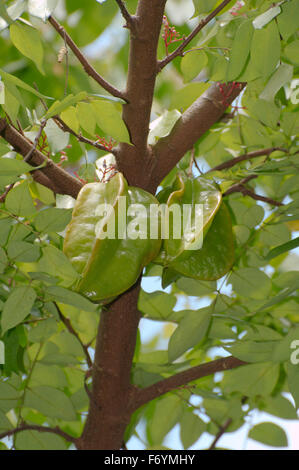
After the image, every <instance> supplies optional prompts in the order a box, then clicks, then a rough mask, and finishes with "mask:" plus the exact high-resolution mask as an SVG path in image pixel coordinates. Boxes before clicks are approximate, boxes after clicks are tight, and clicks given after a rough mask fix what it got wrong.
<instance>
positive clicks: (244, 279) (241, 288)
mask: <svg viewBox="0 0 299 470" xmlns="http://www.w3.org/2000/svg"><path fill="white" fill-rule="evenodd" d="M229 280H230V282H231V284H232V286H233V289H234V291H235V292H236V293H237V294H239V295H241V296H243V297H247V298H248V297H249V298H250V297H252V298H253V299H260V300H263V299H264V298H267V296H268V295H269V293H270V291H271V280H270V279H269V277H268V276H267V275H266V274H265V273H264V272H263V271H260V270H259V269H257V268H241V269H238V270H236V271H234V272H233V273H232V275H231V277H230V279H229Z"/></svg>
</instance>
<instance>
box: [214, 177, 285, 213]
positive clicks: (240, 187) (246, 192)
mask: <svg viewBox="0 0 299 470" xmlns="http://www.w3.org/2000/svg"><path fill="white" fill-rule="evenodd" d="M254 178H257V175H249V176H247V177H246V178H244V179H242V180H241V181H240V182H239V183H236V184H234V185H233V186H231V187H230V188H229V189H228V190H227V191H225V192H224V193H223V196H229V195H230V194H233V193H242V194H243V196H249V197H251V198H252V199H255V200H256V201H263V202H266V203H267V204H271V205H272V206H277V207H280V206H283V205H284V204H283V203H282V202H279V201H276V200H275V199H271V198H270V197H266V196H261V195H259V194H256V193H255V192H254V191H252V189H249V188H247V187H246V186H245V183H247V182H248V181H250V180H252V179H254Z"/></svg>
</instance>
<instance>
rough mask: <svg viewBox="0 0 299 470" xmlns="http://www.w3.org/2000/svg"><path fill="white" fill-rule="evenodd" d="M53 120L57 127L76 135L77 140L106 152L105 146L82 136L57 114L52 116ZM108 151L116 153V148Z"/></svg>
mask: <svg viewBox="0 0 299 470" xmlns="http://www.w3.org/2000/svg"><path fill="white" fill-rule="evenodd" d="M53 120H54V121H55V122H56V124H57V125H58V126H59V128H60V129H61V130H62V131H63V132H68V133H69V134H72V135H73V136H74V137H76V139H78V140H79V142H83V143H84V144H88V145H91V146H92V147H95V148H96V149H98V150H102V151H104V152H107V148H106V147H105V146H104V145H102V144H99V143H98V142H97V141H94V140H91V139H88V138H87V137H84V135H82V134H77V132H75V131H73V129H71V128H70V127H69V126H68V125H67V124H66V123H65V122H64V121H63V120H62V119H61V118H60V117H59V116H53ZM109 152H110V153H112V154H113V155H115V154H116V153H117V152H116V150H113V149H112V150H109Z"/></svg>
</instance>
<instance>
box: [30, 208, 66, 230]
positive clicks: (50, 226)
mask: <svg viewBox="0 0 299 470" xmlns="http://www.w3.org/2000/svg"><path fill="white" fill-rule="evenodd" d="M71 217H72V210H71V209H57V208H56V207H50V208H49V209H44V210H41V211H40V212H39V213H38V214H37V216H36V217H35V219H34V225H35V228H36V230H37V231H38V232H46V233H49V232H62V231H63V230H64V229H65V227H66V226H67V224H68V223H69V222H70V220H71Z"/></svg>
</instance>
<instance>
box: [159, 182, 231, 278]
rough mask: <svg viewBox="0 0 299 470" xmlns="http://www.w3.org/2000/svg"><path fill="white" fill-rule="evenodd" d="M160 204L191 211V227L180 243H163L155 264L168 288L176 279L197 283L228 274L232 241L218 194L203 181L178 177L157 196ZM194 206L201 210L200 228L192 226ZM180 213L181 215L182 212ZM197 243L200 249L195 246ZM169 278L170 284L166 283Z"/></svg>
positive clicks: (225, 212) (227, 213)
mask: <svg viewBox="0 0 299 470" xmlns="http://www.w3.org/2000/svg"><path fill="white" fill-rule="evenodd" d="M157 198H158V200H159V202H160V203H162V202H165V201H166V205H167V206H168V207H171V206H172V205H173V204H178V205H179V206H183V205H184V204H189V205H190V207H191V223H190V224H189V226H188V227H187V231H186V230H185V233H184V234H183V235H184V236H183V237H182V238H181V239H179V240H178V239H173V238H171V237H170V238H169V239H166V240H164V241H163V248H162V251H161V253H160V254H159V256H158V257H157V258H156V259H155V260H154V262H157V263H160V264H163V265H164V267H165V268H167V269H166V270H165V273H164V274H165V275H164V277H163V282H164V284H165V285H167V284H168V283H169V282H171V280H172V279H176V277H177V275H184V276H187V277H191V278H194V279H199V280H215V279H219V278H221V277H222V276H223V275H224V274H225V273H227V272H228V271H229V269H230V268H231V266H232V264H233V261H234V238H233V232H232V224H231V219H230V214H229V211H228V209H227V207H226V205H225V204H224V203H223V202H222V195H221V192H220V191H218V190H217V189H216V188H215V187H214V185H213V184H212V183H210V182H209V181H207V180H205V179H204V178H202V177H199V178H192V179H191V178H187V177H186V176H185V175H183V174H178V175H177V177H176V180H175V182H174V184H173V185H172V187H169V188H165V189H163V190H162V191H161V192H160V193H159V194H158V196H157ZM196 204H199V205H201V207H202V218H201V224H200V225H199V226H196V224H195V223H194V220H195V215H196ZM181 213H183V211H181ZM199 240H200V242H201V246H197V245H196V243H198V241H199ZM168 278H169V281H168V280H167V279H168Z"/></svg>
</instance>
